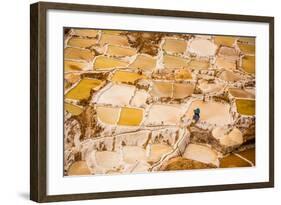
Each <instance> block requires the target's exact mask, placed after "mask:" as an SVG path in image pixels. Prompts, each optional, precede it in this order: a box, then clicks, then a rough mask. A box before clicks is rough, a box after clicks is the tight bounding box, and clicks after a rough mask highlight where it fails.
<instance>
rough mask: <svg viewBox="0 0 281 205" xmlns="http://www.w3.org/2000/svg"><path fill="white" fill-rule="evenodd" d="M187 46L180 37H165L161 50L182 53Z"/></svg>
mask: <svg viewBox="0 0 281 205" xmlns="http://www.w3.org/2000/svg"><path fill="white" fill-rule="evenodd" d="M186 47H187V43H186V41H185V40H181V39H166V40H165V42H164V45H163V50H165V51H167V52H170V53H184V52H185V50H186Z"/></svg>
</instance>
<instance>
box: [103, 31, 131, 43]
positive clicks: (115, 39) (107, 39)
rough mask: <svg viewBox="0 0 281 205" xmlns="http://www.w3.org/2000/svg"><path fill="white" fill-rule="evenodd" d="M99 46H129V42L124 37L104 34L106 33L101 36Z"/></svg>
mask: <svg viewBox="0 0 281 205" xmlns="http://www.w3.org/2000/svg"><path fill="white" fill-rule="evenodd" d="M99 44H101V45H105V44H108V45H115V46H129V42H128V39H127V38H126V36H120V35H112V34H106V33H103V34H102V36H101V39H100V41H99Z"/></svg>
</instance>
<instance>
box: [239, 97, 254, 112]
mask: <svg viewBox="0 0 281 205" xmlns="http://www.w3.org/2000/svg"><path fill="white" fill-rule="evenodd" d="M235 102H236V107H237V112H238V113H240V114H241V115H255V109H256V101H255V100H250V99H236V100H235Z"/></svg>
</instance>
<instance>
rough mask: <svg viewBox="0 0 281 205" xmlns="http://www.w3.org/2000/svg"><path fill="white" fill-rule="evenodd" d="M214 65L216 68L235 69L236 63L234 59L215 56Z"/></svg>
mask: <svg viewBox="0 0 281 205" xmlns="http://www.w3.org/2000/svg"><path fill="white" fill-rule="evenodd" d="M215 66H216V68H217V69H227V70H235V69H236V68H237V63H236V61H235V60H230V59H227V58H225V57H217V58H216V61H215Z"/></svg>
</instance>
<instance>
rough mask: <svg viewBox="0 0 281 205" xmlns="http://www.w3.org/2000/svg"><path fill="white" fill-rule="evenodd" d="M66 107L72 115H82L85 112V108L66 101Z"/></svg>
mask: <svg viewBox="0 0 281 205" xmlns="http://www.w3.org/2000/svg"><path fill="white" fill-rule="evenodd" d="M64 109H65V110H66V111H68V112H69V113H71V114H72V115H80V114H81V113H82V112H83V108H82V107H80V106H77V105H73V104H70V103H64Z"/></svg>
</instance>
